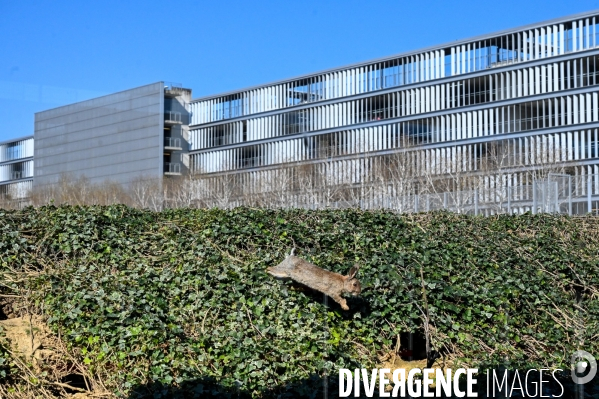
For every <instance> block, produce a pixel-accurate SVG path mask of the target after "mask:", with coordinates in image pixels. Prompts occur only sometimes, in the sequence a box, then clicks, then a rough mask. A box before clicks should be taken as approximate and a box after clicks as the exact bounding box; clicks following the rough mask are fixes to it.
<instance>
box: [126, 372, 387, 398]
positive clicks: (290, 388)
mask: <svg viewBox="0 0 599 399" xmlns="http://www.w3.org/2000/svg"><path fill="white" fill-rule="evenodd" d="M252 394H253V395H254V397H261V398H273V399H275V398H276V399H287V398H289V399H291V398H302V399H303V398H306V399H333V398H338V397H339V377H338V376H337V375H335V376H330V377H326V378H325V377H320V376H311V377H310V378H307V379H305V380H301V381H296V382H291V383H289V384H286V385H283V386H278V387H276V388H273V389H271V390H265V391H253V392H251V391H247V390H244V389H243V387H227V386H223V385H221V384H219V383H218V382H217V381H216V379H214V378H213V377H200V378H197V379H194V380H191V381H186V382H183V383H181V384H178V385H175V384H171V385H168V384H162V383H158V382H154V383H150V384H146V385H139V386H136V387H134V389H133V391H132V392H131V394H130V395H129V396H128V399H142V398H144V399H145V398H152V399H154V398H155V399H167V398H168V399H171V398H172V399H179V398H181V399H196V398H223V399H250V398H252ZM351 397H352V398H353V397H355V396H354V394H353V393H352V394H351ZM367 397H370V398H379V395H378V392H375V394H374V396H366V395H362V396H360V398H367Z"/></svg>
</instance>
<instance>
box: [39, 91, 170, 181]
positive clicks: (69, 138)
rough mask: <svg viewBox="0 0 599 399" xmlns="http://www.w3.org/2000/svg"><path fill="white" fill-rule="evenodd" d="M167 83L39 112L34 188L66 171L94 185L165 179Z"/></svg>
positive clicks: (57, 177) (55, 179)
mask: <svg viewBox="0 0 599 399" xmlns="http://www.w3.org/2000/svg"><path fill="white" fill-rule="evenodd" d="M163 126H164V86H163V83H162V82H158V83H154V84H151V85H147V86H141V87H138V88H135V89H131V90H126V91H122V92H119V93H114V94H110V95H107V96H103V97H98V98H95V99H92V100H88V101H82V102H79V103H75V104H71V105H67V106H64V107H59V108H54V109H50V110H47V111H43V112H38V113H36V114H35V152H34V159H35V178H34V187H42V186H46V185H49V184H54V183H56V182H57V181H58V180H59V179H60V177H61V175H68V176H70V177H73V178H77V177H80V176H82V175H84V176H85V177H87V178H88V179H89V180H90V181H91V182H93V183H102V182H104V181H106V180H110V181H113V182H118V183H123V184H126V183H129V182H131V181H132V180H134V179H136V178H138V177H140V176H141V177H147V178H162V175H163V158H162V157H163V155H162V154H163V148H164V146H163V141H164V133H163Z"/></svg>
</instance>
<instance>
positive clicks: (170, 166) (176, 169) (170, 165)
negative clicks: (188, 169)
mask: <svg viewBox="0 0 599 399" xmlns="http://www.w3.org/2000/svg"><path fill="white" fill-rule="evenodd" d="M164 173H171V174H181V164H180V163H178V162H165V163H164Z"/></svg>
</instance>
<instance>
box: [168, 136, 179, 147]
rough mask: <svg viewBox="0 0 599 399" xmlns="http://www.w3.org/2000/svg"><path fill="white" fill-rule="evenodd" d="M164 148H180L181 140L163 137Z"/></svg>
mask: <svg viewBox="0 0 599 399" xmlns="http://www.w3.org/2000/svg"><path fill="white" fill-rule="evenodd" d="M164 146H165V147H173V148H181V139H180V138H174V137H165V138H164Z"/></svg>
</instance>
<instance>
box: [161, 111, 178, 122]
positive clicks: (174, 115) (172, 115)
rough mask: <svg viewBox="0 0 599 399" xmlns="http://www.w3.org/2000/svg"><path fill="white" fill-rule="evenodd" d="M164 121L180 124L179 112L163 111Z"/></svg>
mask: <svg viewBox="0 0 599 399" xmlns="http://www.w3.org/2000/svg"><path fill="white" fill-rule="evenodd" d="M164 120H165V121H169V122H177V123H181V112H174V111H164Z"/></svg>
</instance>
